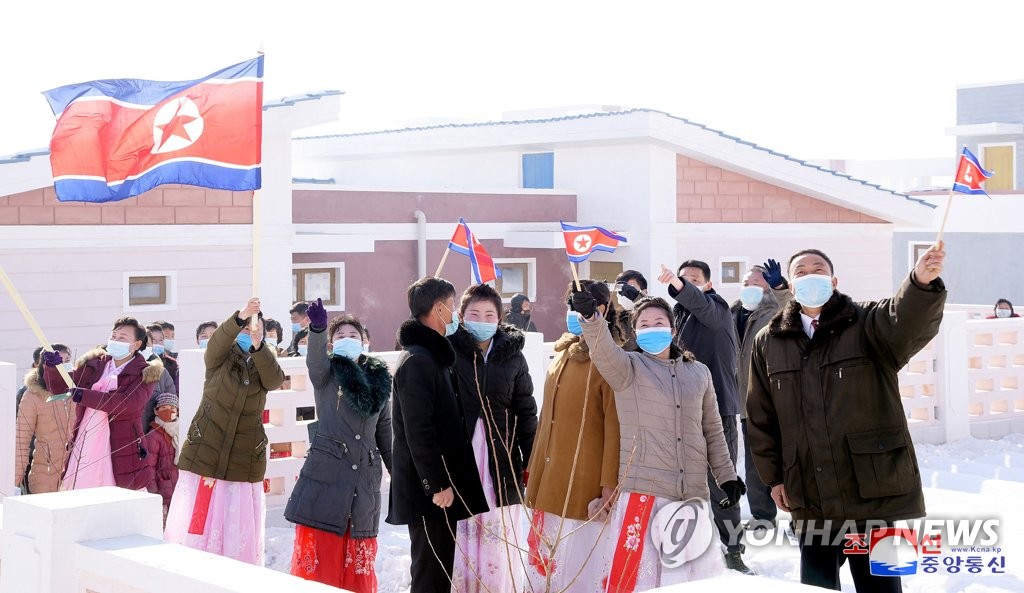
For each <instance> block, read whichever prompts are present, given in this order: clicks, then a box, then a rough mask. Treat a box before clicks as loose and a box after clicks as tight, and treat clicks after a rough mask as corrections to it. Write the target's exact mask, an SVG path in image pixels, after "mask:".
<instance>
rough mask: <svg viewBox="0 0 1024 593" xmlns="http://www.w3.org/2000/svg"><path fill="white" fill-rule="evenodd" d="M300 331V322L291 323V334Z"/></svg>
mask: <svg viewBox="0 0 1024 593" xmlns="http://www.w3.org/2000/svg"><path fill="white" fill-rule="evenodd" d="M300 331H302V324H301V323H293V324H292V333H293V334H297V333H299V332H300Z"/></svg>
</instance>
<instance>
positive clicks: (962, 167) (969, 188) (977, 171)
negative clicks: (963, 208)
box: [953, 146, 992, 196]
mask: <svg viewBox="0 0 1024 593" xmlns="http://www.w3.org/2000/svg"><path fill="white" fill-rule="evenodd" d="M990 177H992V172H990V171H986V170H985V169H983V168H982V167H981V163H979V162H978V157H976V156H974V153H972V152H971V151H970V150H967V147H966V146H965V147H964V150H963V152H962V153H960V162H959V164H958V165H957V167H956V177H954V178H953V191H955V192H957V193H961V194H972V195H979V194H980V195H983V196H988V193H986V192H985V190H984V189H982V188H981V184H982V183H984V182H985V180H987V179H989V178H990Z"/></svg>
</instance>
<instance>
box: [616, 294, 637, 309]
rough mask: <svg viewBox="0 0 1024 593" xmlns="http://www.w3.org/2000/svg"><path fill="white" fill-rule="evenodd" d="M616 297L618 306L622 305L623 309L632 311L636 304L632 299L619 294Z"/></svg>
mask: <svg viewBox="0 0 1024 593" xmlns="http://www.w3.org/2000/svg"><path fill="white" fill-rule="evenodd" d="M616 298H617V300H618V301H619V306H620V307H622V309H623V310H624V311H632V310H633V307H635V306H636V304H635V303H634V302H633V301H631V300H630V299H629V298H627V297H625V296H622V295H621V294H620V295H619V296H618V297H616Z"/></svg>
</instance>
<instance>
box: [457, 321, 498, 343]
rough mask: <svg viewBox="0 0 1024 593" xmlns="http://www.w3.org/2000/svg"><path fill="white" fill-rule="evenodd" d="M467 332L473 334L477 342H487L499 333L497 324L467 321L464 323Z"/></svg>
mask: <svg viewBox="0 0 1024 593" xmlns="http://www.w3.org/2000/svg"><path fill="white" fill-rule="evenodd" d="M464 325H465V326H466V331H468V332H469V333H471V334H473V338H474V339H476V341H477V342H486V341H487V340H490V339H491V338H493V337H494V334H495V332H497V331H498V324H497V323H488V322H486V321H466V322H465V323H464Z"/></svg>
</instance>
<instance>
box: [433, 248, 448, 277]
mask: <svg viewBox="0 0 1024 593" xmlns="http://www.w3.org/2000/svg"><path fill="white" fill-rule="evenodd" d="M449 253H451V249H448V248H447V247H445V248H444V255H442V256H441V263H439V264H438V265H437V271H436V272H434V278H440V277H441V270H443V269H444V262H446V261H448V254H449Z"/></svg>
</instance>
